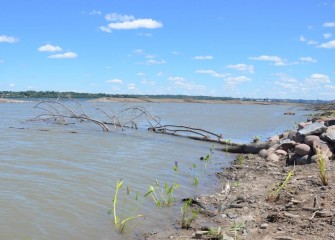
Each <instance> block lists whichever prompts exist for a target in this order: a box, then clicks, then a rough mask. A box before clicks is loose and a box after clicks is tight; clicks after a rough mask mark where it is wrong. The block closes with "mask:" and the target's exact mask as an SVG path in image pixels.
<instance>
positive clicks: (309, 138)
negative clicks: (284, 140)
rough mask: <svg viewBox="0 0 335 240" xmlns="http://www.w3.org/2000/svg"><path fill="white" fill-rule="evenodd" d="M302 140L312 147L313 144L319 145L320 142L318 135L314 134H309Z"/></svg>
mask: <svg viewBox="0 0 335 240" xmlns="http://www.w3.org/2000/svg"><path fill="white" fill-rule="evenodd" d="M304 142H305V143H306V144H307V145H308V146H310V147H311V148H312V147H313V146H314V145H317V146H320V144H321V140H320V137H319V136H315V135H309V136H306V137H305V140H304Z"/></svg>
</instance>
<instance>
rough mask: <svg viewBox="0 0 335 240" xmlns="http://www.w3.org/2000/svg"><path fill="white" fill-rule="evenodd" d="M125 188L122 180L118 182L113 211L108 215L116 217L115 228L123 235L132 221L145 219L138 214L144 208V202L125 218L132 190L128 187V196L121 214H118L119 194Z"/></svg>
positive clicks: (136, 198) (136, 199) (136, 197)
mask: <svg viewBox="0 0 335 240" xmlns="http://www.w3.org/2000/svg"><path fill="white" fill-rule="evenodd" d="M122 187H123V181H122V180H118V181H117V182H116V189H115V194H114V199H113V208H112V209H111V210H109V212H108V214H113V217H114V226H115V228H116V229H117V230H118V231H119V232H120V233H123V232H124V231H125V229H126V226H127V224H128V222H130V221H131V220H134V219H135V218H138V217H143V215H141V214H137V212H138V211H139V209H140V208H141V206H142V202H141V203H139V204H137V205H136V206H135V209H133V210H132V211H130V212H131V213H130V215H129V216H128V217H124V216H123V213H124V210H125V209H124V206H125V205H126V204H129V202H127V196H129V194H130V190H129V188H128V187H127V195H126V196H125V198H124V200H123V206H122V209H121V213H120V214H118V213H117V208H118V194H119V191H120V190H121V189H122ZM134 200H135V201H138V194H136V196H135V199H134Z"/></svg>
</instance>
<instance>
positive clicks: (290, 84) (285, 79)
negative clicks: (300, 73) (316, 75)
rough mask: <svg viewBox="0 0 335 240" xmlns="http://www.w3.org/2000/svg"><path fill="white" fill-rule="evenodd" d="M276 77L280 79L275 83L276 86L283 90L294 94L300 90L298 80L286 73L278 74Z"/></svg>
mask: <svg viewBox="0 0 335 240" xmlns="http://www.w3.org/2000/svg"><path fill="white" fill-rule="evenodd" d="M276 76H278V77H279V80H278V81H276V82H275V84H276V85H278V86H280V87H281V88H285V89H288V90H290V91H292V92H294V91H296V90H297V89H299V84H298V80H297V79H295V78H293V77H291V76H289V75H287V74H285V73H278V74H276Z"/></svg>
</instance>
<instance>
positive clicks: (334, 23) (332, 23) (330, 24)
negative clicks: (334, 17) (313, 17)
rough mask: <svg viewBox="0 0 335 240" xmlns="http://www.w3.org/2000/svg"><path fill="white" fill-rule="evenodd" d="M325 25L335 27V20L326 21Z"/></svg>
mask: <svg viewBox="0 0 335 240" xmlns="http://www.w3.org/2000/svg"><path fill="white" fill-rule="evenodd" d="M323 26H324V27H335V22H325V23H324V24H323Z"/></svg>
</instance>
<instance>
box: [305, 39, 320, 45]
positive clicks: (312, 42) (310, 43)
mask: <svg viewBox="0 0 335 240" xmlns="http://www.w3.org/2000/svg"><path fill="white" fill-rule="evenodd" d="M318 43H319V42H318V41H314V40H308V42H307V45H316V44H318Z"/></svg>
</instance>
